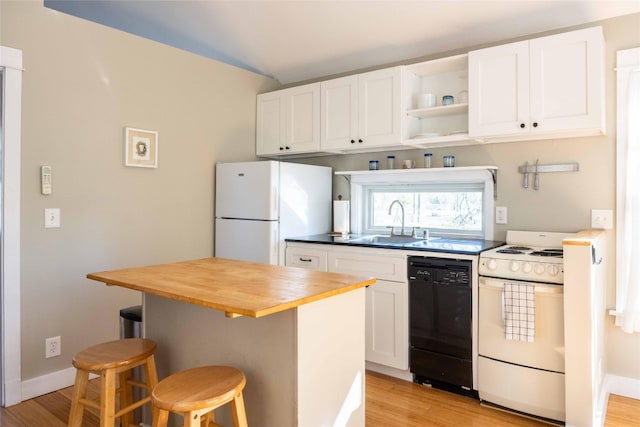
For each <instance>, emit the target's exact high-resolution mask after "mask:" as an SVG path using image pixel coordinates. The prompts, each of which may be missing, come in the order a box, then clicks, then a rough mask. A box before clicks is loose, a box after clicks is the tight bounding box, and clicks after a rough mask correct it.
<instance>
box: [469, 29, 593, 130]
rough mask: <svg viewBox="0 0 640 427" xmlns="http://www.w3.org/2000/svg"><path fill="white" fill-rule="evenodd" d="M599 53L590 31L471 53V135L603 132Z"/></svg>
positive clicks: (564, 34)
mask: <svg viewBox="0 0 640 427" xmlns="http://www.w3.org/2000/svg"><path fill="white" fill-rule="evenodd" d="M603 49H604V39H603V35H602V28H601V27H594V28H588V29H584V30H578V31H572V32H568V33H563V34H558V35H553V36H548V37H542V38H539V39H533V40H529V41H523V42H517V43H511V44H507V45H503V46H497V47H493V48H487V49H481V50H477V51H473V52H470V53H469V135H470V137H473V138H479V139H482V138H487V139H488V140H489V141H491V140H492V139H494V138H492V137H497V138H495V139H494V140H496V141H499V140H516V139H542V138H550V137H563V136H564V137H566V136H585V135H598V134H603V133H604V130H605V126H604V74H603V64H604V51H603ZM500 137H504V138H502V139H500Z"/></svg>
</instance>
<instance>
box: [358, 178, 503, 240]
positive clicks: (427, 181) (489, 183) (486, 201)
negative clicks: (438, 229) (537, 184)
mask: <svg viewBox="0 0 640 427" xmlns="http://www.w3.org/2000/svg"><path fill="white" fill-rule="evenodd" d="M496 174H497V168H495V167H493V166H491V167H487V166H475V167H456V168H448V169H444V168H443V169H440V168H438V169H435V168H434V169H411V170H390V171H372V172H367V171H365V172H362V173H354V174H352V175H351V211H352V218H351V222H352V224H351V229H352V231H353V233H357V234H361V233H367V234H369V233H372V231H371V230H367V227H366V225H367V222H366V221H367V201H366V197H367V188H368V187H370V186H376V187H384V186H389V187H396V188H397V187H399V186H400V187H402V186H405V187H411V186H428V185H443V184H444V185H453V186H455V184H460V186H464V185H467V184H481V185H482V186H483V207H482V210H483V223H482V230H483V233H482V236H473V237H475V238H484V239H489V240H491V239H493V233H494V227H493V224H494V207H495V182H494V180H495V177H496ZM387 232H388V231H387ZM373 234H379V232H378V231H374V232H373ZM444 235H446V236H451V237H453V236H455V237H471V236H469V235H465V233H445V234H444Z"/></svg>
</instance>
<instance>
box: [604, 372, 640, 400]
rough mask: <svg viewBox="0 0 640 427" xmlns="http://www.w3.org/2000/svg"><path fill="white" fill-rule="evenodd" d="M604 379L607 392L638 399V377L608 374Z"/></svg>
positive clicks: (639, 382) (639, 396) (639, 385)
mask: <svg viewBox="0 0 640 427" xmlns="http://www.w3.org/2000/svg"><path fill="white" fill-rule="evenodd" d="M605 381H606V390H607V393H608V394H617V395H619V396H624V397H630V398H632V399H638V400H640V379H638V378H629V377H621V376H618V375H611V374H608V375H607V377H606V379H605Z"/></svg>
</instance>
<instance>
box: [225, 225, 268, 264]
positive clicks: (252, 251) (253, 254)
mask: <svg viewBox="0 0 640 427" xmlns="http://www.w3.org/2000/svg"><path fill="white" fill-rule="evenodd" d="M215 256H216V257H220V258H231V259H237V260H241V261H252V262H262V263H265V264H278V222H277V221H251V220H238V219H220V218H216V229H215Z"/></svg>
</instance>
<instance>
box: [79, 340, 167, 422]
mask: <svg viewBox="0 0 640 427" xmlns="http://www.w3.org/2000/svg"><path fill="white" fill-rule="evenodd" d="M155 351H156V343H155V342H153V341H151V340H148V339H143V338H128V339H122V340H116V341H110V342H106V343H101V344H97V345H94V346H92V347H89V348H87V349H84V350H82V351H81V352H80V353H78V354H76V355H75V356H74V358H73V366H75V367H76V369H77V371H76V382H75V385H74V389H73V397H72V400H71V411H70V413H69V427H80V426H81V425H82V417H83V415H84V408H85V406H88V407H92V408H96V409H99V410H100V427H114V426H115V420H116V418H118V417H122V418H121V425H122V426H126V427H128V426H130V425H131V424H133V410H134V409H136V408H138V407H140V406H142V405H144V404H145V403H147V402H150V401H151V391H152V390H153V387H155V386H156V384H157V383H158V376H157V374H156V363H155V359H154V357H153V354H154V353H155ZM141 365H144V378H145V383H141V382H138V381H134V380H132V379H131V371H132V369H133V368H135V367H137V366H141ZM90 373H92V374H97V375H99V376H100V400H99V401H98V402H96V401H93V400H89V399H87V383H88V381H89V374H90ZM116 377H118V381H116ZM116 382H119V386H118V388H116ZM133 387H140V388H143V389H146V390H147V394H146V397H144V398H142V399H140V400H138V401H137V402H133ZM116 394H119V395H120V410H119V411H117V412H116V410H115V407H116Z"/></svg>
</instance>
